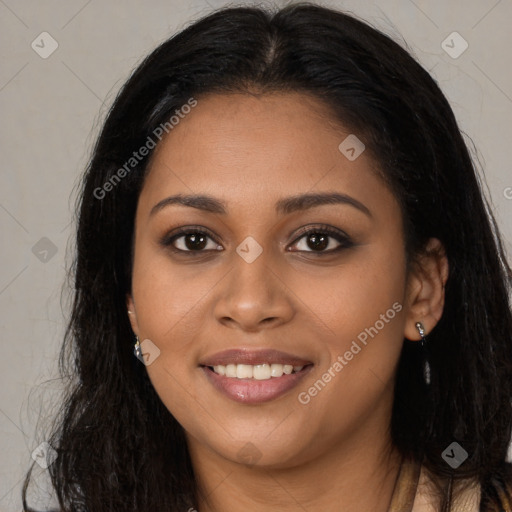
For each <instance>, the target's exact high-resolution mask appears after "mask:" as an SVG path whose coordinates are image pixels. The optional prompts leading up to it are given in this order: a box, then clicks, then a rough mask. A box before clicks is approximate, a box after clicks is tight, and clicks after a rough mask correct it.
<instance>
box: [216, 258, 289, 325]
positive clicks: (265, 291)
mask: <svg viewBox="0 0 512 512" xmlns="http://www.w3.org/2000/svg"><path fill="white" fill-rule="evenodd" d="M219 285H220V288H219V289H218V293H219V297H218V300H217V301H216V303H215V306H214V313H215V318H216V319H217V321H218V322H220V323H222V324H224V325H225V326H227V327H231V328H237V329H241V330H243V331H247V332H257V331H259V330H262V329H266V328H270V327H277V326H279V325H282V324H285V323H287V322H289V321H290V320H291V319H292V318H293V316H294V314H295V308H294V305H293V292H292V291H291V289H290V288H289V287H288V286H287V285H286V280H285V276H284V275H283V273H279V270H278V269H277V267H276V266H275V265H274V266H272V265H271V264H270V262H269V261H268V258H267V256H266V254H265V251H264V252H263V253H262V254H261V255H260V256H259V257H258V258H257V259H256V260H255V261H253V262H252V263H247V262H246V261H245V260H243V259H242V258H241V257H239V256H238V255H237V254H235V255H234V262H233V266H232V270H231V272H229V273H228V275H227V276H226V277H225V278H224V279H223V280H222V282H221V283H219Z"/></svg>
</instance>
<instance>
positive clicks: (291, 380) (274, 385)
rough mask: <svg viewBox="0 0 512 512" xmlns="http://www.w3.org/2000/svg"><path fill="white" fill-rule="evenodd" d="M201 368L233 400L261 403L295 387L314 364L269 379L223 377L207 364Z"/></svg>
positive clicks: (244, 402)
mask: <svg viewBox="0 0 512 512" xmlns="http://www.w3.org/2000/svg"><path fill="white" fill-rule="evenodd" d="M201 368H202V370H203V372H204V373H205V375H206V377H207V378H208V380H209V381H210V382H211V383H212V384H213V385H214V386H215V388H217V389H218V390H219V391H220V392H221V393H223V394H224V395H226V396H227V397H228V398H231V400H234V401H235V402H240V403H243V404H261V403H263V402H269V401H270V400H275V399H276V398H278V397H280V396H282V395H284V394H285V393H286V392H288V391H290V390H291V389H293V388H294V387H295V386H297V385H298V383H299V382H300V381H301V380H302V379H303V378H304V376H305V375H306V374H307V373H309V371H310V370H311V369H312V368H313V365H312V364H310V365H307V366H305V367H304V368H303V369H302V370H301V371H300V372H298V373H290V374H289V375H286V374H283V375H282V376H281V377H271V378H270V379H267V380H256V379H238V378H234V377H223V376H222V375H219V374H218V373H215V372H214V371H213V370H211V369H210V368H209V367H207V366H202V367H201Z"/></svg>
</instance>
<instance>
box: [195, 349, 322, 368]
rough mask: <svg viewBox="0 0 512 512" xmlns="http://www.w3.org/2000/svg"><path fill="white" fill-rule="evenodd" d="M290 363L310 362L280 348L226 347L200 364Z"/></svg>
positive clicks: (297, 364)
mask: <svg viewBox="0 0 512 512" xmlns="http://www.w3.org/2000/svg"><path fill="white" fill-rule="evenodd" d="M265 363H267V364H272V363H275V364H290V365H292V366H306V365H308V364H312V362H311V361H308V360H307V359H303V358H302V357H299V356H296V355H293V354H287V353H286V352H281V351H280V350H273V349H259V350H255V349H228V350H223V351H222V352H217V353H216V354H213V355H212V356H209V357H206V358H205V359H204V360H203V361H202V362H201V363H200V365H201V366H218V365H222V366H226V365H228V364H250V365H256V364H265Z"/></svg>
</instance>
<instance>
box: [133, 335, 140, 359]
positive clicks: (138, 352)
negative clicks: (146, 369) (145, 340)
mask: <svg viewBox="0 0 512 512" xmlns="http://www.w3.org/2000/svg"><path fill="white" fill-rule="evenodd" d="M133 353H134V354H135V356H136V357H138V358H139V359H140V358H141V357H142V348H141V346H140V343H139V337H138V336H135V346H134V348H133Z"/></svg>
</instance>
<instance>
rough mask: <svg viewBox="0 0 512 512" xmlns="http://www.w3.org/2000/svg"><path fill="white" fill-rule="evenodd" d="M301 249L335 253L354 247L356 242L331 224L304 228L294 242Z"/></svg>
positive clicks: (320, 252)
mask: <svg viewBox="0 0 512 512" xmlns="http://www.w3.org/2000/svg"><path fill="white" fill-rule="evenodd" d="M294 245H295V246H297V249H298V250H299V251H303V252H316V253H319V254H322V253H333V252H338V251H340V250H342V249H347V248H349V247H352V246H353V245H354V243H353V242H352V240H351V239H350V237H349V236H348V235H347V234H346V233H344V232H343V231H341V230H338V229H334V228H332V227H330V226H317V227H315V228H304V229H303V230H302V233H301V236H300V237H299V238H297V239H296V240H295V242H294Z"/></svg>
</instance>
